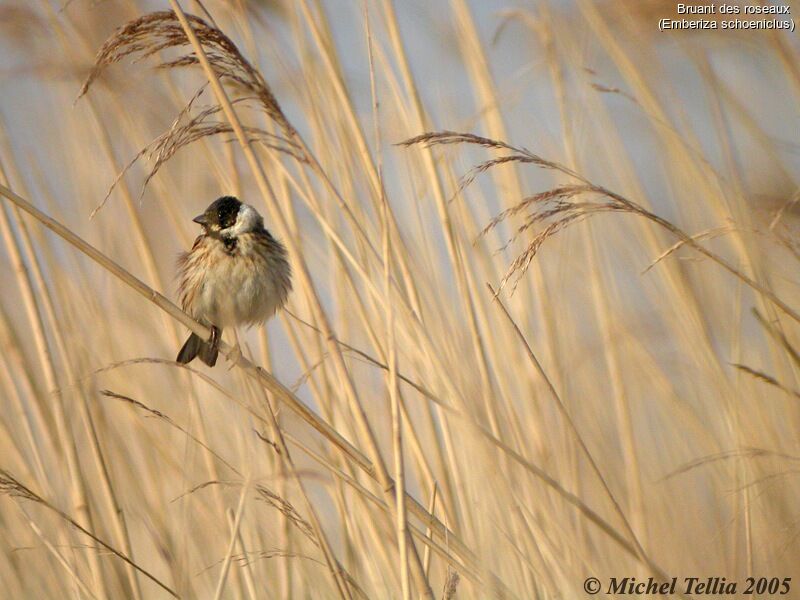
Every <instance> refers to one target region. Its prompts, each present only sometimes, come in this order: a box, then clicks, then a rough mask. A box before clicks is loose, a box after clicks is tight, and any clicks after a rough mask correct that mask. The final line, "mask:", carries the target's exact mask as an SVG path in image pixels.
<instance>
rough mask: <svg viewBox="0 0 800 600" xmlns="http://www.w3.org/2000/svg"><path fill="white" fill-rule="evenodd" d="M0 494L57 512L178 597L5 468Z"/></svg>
mask: <svg viewBox="0 0 800 600" xmlns="http://www.w3.org/2000/svg"><path fill="white" fill-rule="evenodd" d="M0 494H5V495H7V496H11V497H12V498H19V499H22V500H27V501H29V502H35V503H36V504H38V505H40V506H44V507H45V508H47V509H49V510H50V511H52V512H54V513H55V514H57V515H58V516H59V517H61V518H62V519H63V520H64V521H66V522H67V523H69V524H70V525H72V527H74V528H75V529H77V530H78V531H80V532H81V533H83V534H84V535H87V536H88V537H90V538H91V539H92V540H94V541H95V542H97V543H98V544H99V545H100V546H102V547H103V548H105V549H106V550H108V551H109V552H111V553H112V554H113V555H114V556H116V557H117V558H119V559H121V560H123V561H125V562H126V563H127V564H128V565H130V566H131V567H133V568H134V569H136V570H137V571H138V572H139V573H141V574H142V575H144V576H145V577H147V578H148V579H149V580H150V581H152V582H153V583H155V584H156V585H158V586H159V587H160V588H161V589H163V590H164V591H166V592H168V593H169V594H170V595H171V596H172V597H174V598H180V596H178V594H177V593H176V592H175V590H173V589H172V588H171V587H169V586H168V585H167V584H165V583H164V582H162V581H161V580H160V579H158V578H157V577H156V576H155V575H153V574H152V573H150V572H149V571H147V570H146V569H144V568H142V567H140V566H139V565H137V564H136V563H135V562H133V561H132V560H131V559H130V558H128V557H127V556H126V555H125V554H123V553H122V552H120V551H118V550H117V549H116V548H114V547H113V546H111V545H110V544H108V543H106V542H105V541H103V540H102V539H100V538H99V537H97V536H96V535H95V534H94V533H92V532H91V531H89V530H88V529H86V528H85V527H83V526H81V524H80V523H78V522H77V521H76V520H75V519H73V518H72V517H70V516H69V515H68V514H67V513H65V512H64V511H62V510H61V509H59V508H56V507H55V506H53V505H52V504H50V503H49V502H48V501H47V500H45V499H44V498H42V497H41V496H39V495H38V494H37V493H36V492H33V491H32V490H31V489H29V488H28V487H26V486H25V485H24V484H23V483H21V482H20V481H19V480H18V479H17V478H16V477H14V476H13V475H12V474H11V473H9V472H8V471H6V470H5V469H0Z"/></svg>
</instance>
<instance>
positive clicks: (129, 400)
mask: <svg viewBox="0 0 800 600" xmlns="http://www.w3.org/2000/svg"><path fill="white" fill-rule="evenodd" d="M100 395H102V396H105V397H106V398H114V399H115V400H120V401H122V402H126V403H127V404H131V405H133V406H135V407H136V408H139V409H141V410H143V411H145V412H146V413H147V414H149V415H152V416H153V417H155V418H157V419H160V420H161V421H164V422H165V423H167V424H168V425H170V426H171V427H174V428H175V429H177V430H178V431H180V432H181V433H182V434H183V435H185V436H186V437H188V438H189V439H190V440H192V441H193V442H194V443H196V444H198V445H199V446H200V447H202V448H203V449H204V450H206V451H207V452H209V453H211V455H212V456H214V458H216V459H217V460H218V461H220V462H221V463H222V464H223V465H225V466H226V467H228V468H229V469H230V470H231V471H233V472H234V473H235V474H237V475H240V476H241V473H240V472H239V471H238V470H237V469H236V467H234V466H233V465H232V464H231V463H229V462H228V461H227V460H225V459H224V458H222V456H220V455H219V454H218V453H217V452H215V451H214V450H213V449H212V448H209V446H208V445H207V444H205V443H204V442H203V441H202V440H200V439H198V438H197V436H195V435H192V433H191V432H189V431H188V430H187V429H186V428H184V427H182V426H181V425H178V424H177V423H176V422H175V421H173V420H172V418H171V417H170V416H169V415H166V414H164V413H163V412H161V411H159V410H156V409H154V408H150V407H149V406H147V405H146V404H144V403H143V402H139V401H138V400H135V399H134V398H131V397H130V396H124V395H122V394H117V393H116V392H112V391H111V390H100Z"/></svg>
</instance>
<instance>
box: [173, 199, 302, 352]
mask: <svg viewBox="0 0 800 600" xmlns="http://www.w3.org/2000/svg"><path fill="white" fill-rule="evenodd" d="M193 221H194V222H195V223H199V224H200V225H201V226H202V227H203V233H202V234H200V236H199V237H198V238H197V239H196V240H195V241H194V244H193V245H192V249H191V250H190V251H189V252H185V253H182V254H181V255H180V256H179V257H178V276H179V278H180V286H179V293H180V299H181V305H182V306H183V310H184V311H186V312H187V313H189V314H190V315H191V316H192V317H194V318H195V319H196V320H198V321H200V322H201V323H203V324H204V325H206V326H208V327H210V328H211V338H210V339H209V340H208V341H206V340H203V339H202V338H201V337H200V336H198V335H197V334H195V333H192V334H191V335H190V336H189V339H188V340H186V343H185V344H184V345H183V348H181V351H180V352H179V353H178V358H177V361H178V362H179V363H188V362H191V361H192V360H193V359H194V358H195V357H196V356H199V357H200V360H202V361H203V362H204V363H206V364H207V365H208V366H209V367H213V366H214V364H215V363H216V362H217V355H218V354H219V339H220V336H221V332H222V329H223V328H225V327H236V326H237V325H245V324H246V325H255V324H257V323H263V322H264V321H266V320H267V319H269V318H270V317H271V316H272V315H273V314H275V311H276V310H278V309H279V308H281V307H282V306H283V305H284V303H285V302H286V297H287V296H288V295H289V292H290V291H291V289H292V281H291V276H292V270H291V267H290V266H289V262H288V261H287V259H286V248H285V247H284V245H283V244H282V243H281V242H279V241H278V240H276V239H275V238H274V237H272V234H271V233H270V232H269V231H267V230H266V229H265V228H264V219H262V218H261V215H260V214H258V211H257V210H256V209H255V208H253V207H252V206H250V205H249V204H245V203H243V202H240V201H239V200H238V199H237V198H234V197H233V196H223V197H222V198H219V199H217V200H215V201H214V202H212V203H211V205H210V206H209V207H208V208H207V209H206V211H205V212H204V213H203V214H202V215H200V216H199V217H195V218H194V219H193Z"/></svg>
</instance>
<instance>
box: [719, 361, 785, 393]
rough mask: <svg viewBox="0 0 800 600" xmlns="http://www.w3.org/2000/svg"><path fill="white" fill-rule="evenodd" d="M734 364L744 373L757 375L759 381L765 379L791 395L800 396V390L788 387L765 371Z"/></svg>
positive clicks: (765, 381) (764, 380)
mask: <svg viewBox="0 0 800 600" xmlns="http://www.w3.org/2000/svg"><path fill="white" fill-rule="evenodd" d="M733 366H734V367H736V368H737V369H739V370H740V371H742V372H743V373H747V374H748V375H750V376H752V377H755V378H756V379H758V380H759V381H763V382H764V383H768V384H769V385H771V386H773V387H776V388H778V389H779V390H783V391H784V392H786V393H787V394H789V395H790V396H794V397H795V398H800V392H798V391H797V390H793V389H790V388H788V387H787V386H785V385H783V384H782V383H781V382H780V381H778V380H777V379H775V378H774V377H772V376H771V375H767V374H766V373H764V372H763V371H757V370H756V369H753V368H751V367H748V366H747V365H740V364H738V363H733Z"/></svg>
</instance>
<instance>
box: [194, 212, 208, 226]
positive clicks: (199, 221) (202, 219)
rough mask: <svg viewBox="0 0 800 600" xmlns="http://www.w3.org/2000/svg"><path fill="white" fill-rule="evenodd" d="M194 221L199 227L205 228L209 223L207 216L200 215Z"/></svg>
mask: <svg viewBox="0 0 800 600" xmlns="http://www.w3.org/2000/svg"><path fill="white" fill-rule="evenodd" d="M192 221H194V222H195V223H197V224H199V225H202V226H203V227H205V226H206V224H207V223H208V219H207V218H206V215H205V214H202V215H198V216H197V217H195V218H194V219H192Z"/></svg>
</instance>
